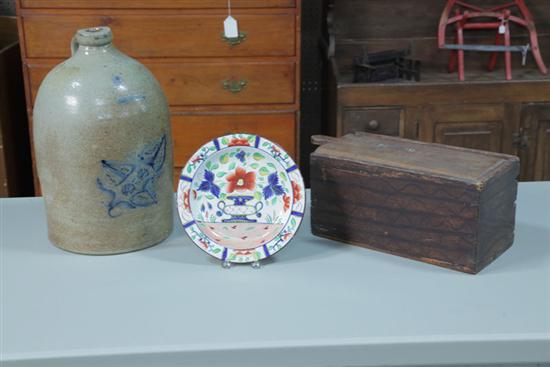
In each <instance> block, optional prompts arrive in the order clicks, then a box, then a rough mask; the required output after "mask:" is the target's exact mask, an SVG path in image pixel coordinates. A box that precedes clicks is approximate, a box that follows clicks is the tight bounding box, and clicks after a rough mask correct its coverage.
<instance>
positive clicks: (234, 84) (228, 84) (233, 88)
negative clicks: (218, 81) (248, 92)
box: [222, 79, 248, 94]
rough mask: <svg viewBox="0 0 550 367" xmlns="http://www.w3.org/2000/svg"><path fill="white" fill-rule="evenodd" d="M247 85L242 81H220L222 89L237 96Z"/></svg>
mask: <svg viewBox="0 0 550 367" xmlns="http://www.w3.org/2000/svg"><path fill="white" fill-rule="evenodd" d="M247 84H248V83H247V81H246V80H243V79H241V80H240V81H237V80H227V79H226V80H224V81H222V87H223V89H225V90H226V91H229V92H231V93H234V94H237V93H239V92H241V91H242V90H243V89H245V88H246V85H247Z"/></svg>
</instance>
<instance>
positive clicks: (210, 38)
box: [22, 10, 296, 58]
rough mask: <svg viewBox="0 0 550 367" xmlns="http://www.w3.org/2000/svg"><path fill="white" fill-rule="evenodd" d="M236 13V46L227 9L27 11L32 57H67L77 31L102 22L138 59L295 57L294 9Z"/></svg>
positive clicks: (25, 27) (25, 21) (28, 52)
mask: <svg viewBox="0 0 550 367" xmlns="http://www.w3.org/2000/svg"><path fill="white" fill-rule="evenodd" d="M234 14H235V17H236V18H237V19H238V20H239V28H240V31H242V32H245V33H246V39H245V40H244V41H243V42H242V43H241V44H238V45H234V46H232V45H230V44H228V43H227V42H225V41H224V40H223V38H222V31H223V21H224V19H225V18H226V17H227V13H225V12H219V14H212V13H208V14H207V15H200V14H194V13H193V14H187V15H186V14H178V13H177V12H174V11H173V12H172V13H171V14H166V13H156V12H149V13H136V14H128V13H120V12H118V13H115V12H113V11H110V12H106V11H105V10H97V11H96V12H95V13H94V14H79V15H77V14H72V13H62V14H37V13H32V14H24V15H23V16H22V25H23V32H24V34H25V47H26V48H25V50H26V57H31V58H32V57H42V58H67V57H69V56H70V50H69V44H70V41H71V38H72V37H73V35H74V32H75V31H76V30H77V29H79V28H86V27H94V26H98V25H108V26H109V27H111V28H112V30H113V33H114V35H115V40H114V43H115V45H117V46H118V47H119V48H120V50H121V51H123V52H124V53H126V54H128V55H130V56H132V57H137V58H140V57H142V58H146V57H200V56H203V57H212V56H232V57H234V56H293V55H295V53H296V34H295V18H296V15H295V13H294V11H286V10H277V11H276V13H269V14H239V12H238V11H235V12H234ZM144 29H146V30H147V32H144ZM45 35H48V36H47V39H46V38H45Z"/></svg>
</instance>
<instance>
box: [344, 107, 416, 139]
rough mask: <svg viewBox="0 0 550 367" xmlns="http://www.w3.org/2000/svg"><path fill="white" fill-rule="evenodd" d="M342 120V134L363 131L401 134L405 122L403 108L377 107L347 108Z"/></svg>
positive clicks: (393, 134) (392, 134)
mask: <svg viewBox="0 0 550 367" xmlns="http://www.w3.org/2000/svg"><path fill="white" fill-rule="evenodd" d="M342 121H343V123H342V125H343V126H342V135H345V134H349V133H353V132H357V131H361V132H369V133H375V134H382V135H391V136H401V135H402V132H403V128H404V123H405V121H404V111H403V109H401V108H376V107H364V108H363V107H357V108H345V109H344V111H343V118H342Z"/></svg>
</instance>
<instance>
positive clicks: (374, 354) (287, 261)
mask: <svg viewBox="0 0 550 367" xmlns="http://www.w3.org/2000/svg"><path fill="white" fill-rule="evenodd" d="M517 209H518V210H517V225H516V241H515V244H514V246H513V247H512V248H511V249H510V250H509V251H508V252H506V253H505V254H504V255H502V256H501V257H500V258H499V259H497V260H496V261H495V262H494V263H493V264H492V265H490V266H489V267H488V268H486V269H485V270H484V271H483V272H481V273H480V274H478V275H475V276H473V275H467V274H462V273H459V272H455V271H451V270H447V269H443V268H438V267H435V266H431V265H427V264H423V263H419V262H414V261H411V260H407V259H402V258H399V257H394V256H390V255H386V254H382V253H378V252H374V251H369V250H365V249H361V248H357V247H353V246H348V245H344V244H341V243H337V242H332V241H328V240H324V239H320V238H316V237H314V236H312V235H311V233H310V227H309V217H306V218H305V221H304V224H303V225H302V227H301V229H300V231H299V234H298V236H297V238H295V239H294V240H293V242H291V243H290V244H289V246H288V248H286V249H285V250H283V251H282V252H281V253H279V254H277V255H276V256H275V257H274V258H273V259H272V260H269V261H267V262H266V263H264V265H263V266H262V268H261V269H259V270H255V269H252V268H251V267H250V266H235V267H233V268H231V269H229V270H227V269H223V268H222V267H221V266H220V264H219V263H217V262H216V261H215V260H214V259H212V258H210V257H209V256H208V255H206V254H204V253H203V252H202V251H201V250H200V249H198V248H196V247H195V246H194V245H193V244H192V243H191V242H190V240H188V239H187V237H186V235H185V233H184V232H183V230H182V229H181V226H179V225H177V226H176V230H175V231H174V233H173V234H172V236H171V237H170V238H169V239H168V240H167V241H165V242H163V243H161V244H160V245H158V246H155V247H153V248H150V249H147V250H144V251H140V252H136V253H131V254H125V255H117V256H108V257H93V256H82V255H74V254H70V253H67V252H63V251H61V250H58V249H57V248H55V247H54V246H52V245H51V244H49V242H48V240H47V237H46V223H45V217H44V206H43V202H42V200H41V199H39V198H27V199H2V200H0V216H1V221H0V225H1V227H0V231H1V237H0V240H1V247H0V249H1V253H0V255H1V262H0V265H1V273H0V275H1V320H0V321H1V335H0V337H1V338H0V346H1V350H0V352H1V356H0V364H2V366H4V367H8V366H9V367H11V366H55V367H62V366H132V367H141V366H157V367H164V366H186V367H192V366H218V365H220V366H222V365H223V366H243V367H246V366H255V367H256V366H268V367H269V366H302V367H307V366H375V365H403V364H412V365H441V364H443V363H445V364H480V363H504V362H508V363H536V362H550V183H529V184H521V185H520V190H519V196H518V203H517Z"/></svg>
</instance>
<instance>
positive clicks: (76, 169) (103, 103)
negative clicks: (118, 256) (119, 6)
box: [33, 27, 173, 255]
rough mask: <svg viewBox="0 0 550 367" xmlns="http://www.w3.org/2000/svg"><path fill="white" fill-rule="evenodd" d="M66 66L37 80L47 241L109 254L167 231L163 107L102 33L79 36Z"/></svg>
mask: <svg viewBox="0 0 550 367" xmlns="http://www.w3.org/2000/svg"><path fill="white" fill-rule="evenodd" d="M71 46H72V52H73V55H72V57H71V58H69V59H68V60H66V61H65V62H63V63H61V64H60V65H58V66H57V67H55V68H54V69H53V70H52V71H51V72H50V73H49V74H48V75H47V76H46V78H45V79H44V82H43V83H42V85H41V86H40V89H39V91H38V94H37V96H36V102H35V106H34V114H33V116H34V121H33V135H34V147H35V155H36V165H37V170H38V176H39V179H40V184H41V187H42V193H43V196H44V199H45V204H46V212H47V220H48V234H49V238H50V241H51V242H53V243H54V244H55V245H56V246H58V247H60V248H62V249H65V250H68V251H72V252H77V253H85V254H98V255H99V254H115V253H122V252H128V251H134V250H139V249H142V248H145V247H148V246H152V245H154V244H156V243H159V242H161V241H162V240H164V239H165V238H166V237H167V236H168V235H169V234H170V232H171V231H172V200H173V194H172V182H171V181H172V172H171V169H172V159H173V158H172V137H171V131H170V121H169V110H168V104H167V102H166V98H165V96H164V94H163V92H162V90H161V88H160V86H159V84H158V82H157V81H156V79H155V78H154V76H153V75H152V74H151V73H150V72H149V70H147V68H145V67H144V66H143V65H141V64H140V63H138V62H137V61H136V60H134V59H132V58H130V57H128V56H126V55H124V54H123V53H121V52H120V51H118V50H117V49H116V48H115V47H114V46H113V44H112V33H111V30H110V29H109V28H108V27H98V28H89V29H82V30H79V31H78V32H77V33H76V35H75V37H74V38H73V43H72V45H71Z"/></svg>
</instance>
